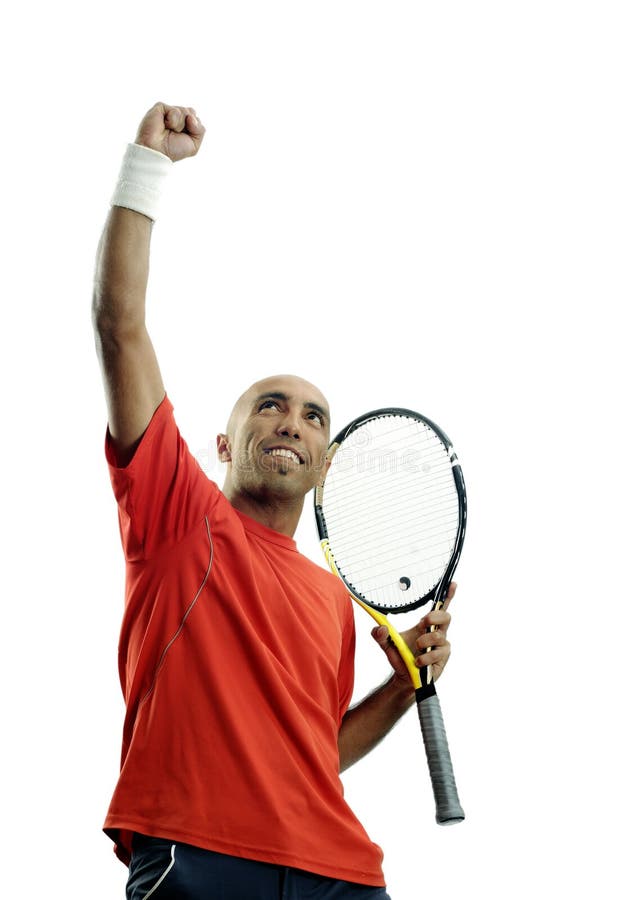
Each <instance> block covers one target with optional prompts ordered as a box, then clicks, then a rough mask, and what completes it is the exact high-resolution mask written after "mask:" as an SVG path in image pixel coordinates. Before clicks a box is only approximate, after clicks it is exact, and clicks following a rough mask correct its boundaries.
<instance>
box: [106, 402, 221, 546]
mask: <svg viewBox="0 0 624 900" xmlns="http://www.w3.org/2000/svg"><path fill="white" fill-rule="evenodd" d="M105 452H106V460H107V462H108V467H109V472H110V478H111V483H112V486H113V492H114V494H115V499H116V500H117V506H118V511H119V528H120V532H121V540H122V544H123V548H124V553H125V555H126V559H127V560H128V561H135V560H139V559H149V558H150V557H152V556H153V555H154V554H155V553H156V551H158V550H161V549H163V548H165V547H168V546H172V545H173V544H176V543H179V542H180V541H181V540H183V538H184V537H185V535H186V534H187V533H188V532H189V531H190V530H191V529H192V528H193V527H194V526H195V525H197V523H198V522H200V521H202V520H203V519H204V518H205V516H207V515H208V514H209V512H210V510H211V509H212V507H213V506H214V504H215V502H216V500H217V497H218V496H219V493H220V492H219V488H218V487H217V485H216V484H214V483H213V482H212V481H210V480H209V478H208V477H207V476H206V474H205V473H204V472H203V471H202V469H201V467H200V465H199V463H198V462H197V460H196V459H195V458H194V457H193V456H192V454H191V453H190V451H189V449H188V447H187V445H186V442H185V441H184V440H183V439H182V437H181V435H180V432H179V430H178V427H177V425H176V422H175V419H174V415H173V406H172V404H171V402H170V400H169V399H168V397H165V398H164V400H163V401H162V403H161V404H160V406H159V407H158V408H157V410H156V412H155V413H154V415H153V416H152V419H151V421H150V423H149V425H148V427H147V429H146V431H145V433H144V434H143V436H142V438H141V440H140V442H139V445H138V447H137V449H136V452H135V454H134V456H133V457H132V460H131V461H130V463H129V464H128V465H127V466H125V467H123V468H121V467H118V466H117V460H116V458H115V450H114V446H113V443H112V439H111V436H110V433H109V432H108V431H107V433H106V445H105Z"/></svg>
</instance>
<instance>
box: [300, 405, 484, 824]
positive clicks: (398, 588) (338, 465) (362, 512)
mask: <svg viewBox="0 0 624 900" xmlns="http://www.w3.org/2000/svg"><path fill="white" fill-rule="evenodd" d="M327 457H328V459H329V460H330V461H331V466H330V468H329V470H328V472H327V473H326V475H325V478H324V480H323V481H322V482H321V483H319V485H318V486H317V488H316V491H315V497H314V505H315V514H316V524H317V529H318V533H319V537H320V540H321V548H322V549H323V552H324V554H325V558H326V560H327V563H328V565H329V567H330V568H331V570H332V571H333V572H334V573H335V574H336V575H338V576H339V577H340V578H341V579H342V581H343V582H344V583H345V585H346V586H347V588H348V590H349V593H350V594H351V596H352V597H353V599H354V600H355V602H356V603H358V604H359V605H360V606H362V607H363V608H364V609H365V610H366V611H367V612H368V613H369V614H370V615H371V616H372V617H373V619H375V621H376V622H377V623H378V624H379V625H385V626H386V627H387V628H388V632H389V635H390V638H391V640H392V642H393V643H394V645H395V646H396V648H397V650H398V651H399V653H400V654H401V657H402V659H403V661H404V663H405V665H406V666H407V669H408V671H409V673H410V676H411V678H412V682H413V684H414V688H415V691H416V702H417V706H418V714H419V717H420V725H421V730H422V735H423V741H424V744H425V750H426V755H427V762H428V765H429V774H430V776H431V783H432V786H433V794H434V798H435V804H436V821H437V822H438V823H439V824H440V825H450V824H452V823H454V822H461V821H462V820H463V819H464V811H463V809H462V807H461V804H460V802H459V797H458V795H457V787H456V784H455V776H454V774H453V764H452V762H451V756H450V753H449V748H448V743H447V739H446V732H445V729H444V721H443V719H442V712H441V709H440V703H439V700H438V697H437V694H436V690H435V687H434V683H433V673H432V670H431V667H430V666H429V667H427V668H426V669H422V670H421V669H419V668H418V666H417V665H416V662H415V658H414V654H413V653H412V651H411V650H410V648H409V647H408V646H407V644H406V643H405V641H404V640H403V638H402V637H401V635H400V634H399V633H398V631H397V630H396V629H395V628H394V626H393V625H392V624H391V623H390V622H389V620H388V619H387V617H386V615H385V613H388V612H390V613H399V612H406V611H407V610H410V609H416V608H417V607H419V606H422V605H423V604H424V603H427V602H429V601H432V602H433V609H436V610H437V609H441V608H442V605H443V603H444V599H445V597H446V592H447V590H448V587H449V584H450V582H451V579H452V577H453V572H454V571H455V567H456V566H457V562H458V560H459V555H460V553H461V549H462V545H463V541H464V534H465V530H466V489H465V485H464V478H463V474H462V470H461V467H460V465H459V463H458V460H457V456H456V454H455V451H454V450H453V447H452V445H451V443H450V441H449V439H448V438H447V436H446V435H445V434H444V432H443V431H442V430H441V429H440V428H438V426H437V425H435V424H434V423H433V422H432V421H431V420H430V419H426V418H425V417H424V416H421V415H419V414H418V413H416V412H412V411H411V410H409V409H394V408H389V409H376V410H374V411H373V412H369V413H366V414H364V415H362V416H359V417H358V418H357V419H354V420H353V422H350V423H349V424H348V425H347V426H346V428H343V430H342V431H341V432H340V433H339V434H338V435H337V436H336V437H335V438H334V440H333V442H332V444H331V445H330V447H329V450H328V454H327Z"/></svg>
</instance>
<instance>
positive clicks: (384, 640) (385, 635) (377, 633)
mask: <svg viewBox="0 0 624 900" xmlns="http://www.w3.org/2000/svg"><path fill="white" fill-rule="evenodd" d="M371 635H372V636H373V637H374V638H375V640H376V641H377V643H378V644H379V646H380V647H383V649H384V650H387V649H388V647H390V646H392V639H391V637H390V633H389V631H388V629H387V627H386V626H385V625H376V626H375V628H373V630H372V631H371Z"/></svg>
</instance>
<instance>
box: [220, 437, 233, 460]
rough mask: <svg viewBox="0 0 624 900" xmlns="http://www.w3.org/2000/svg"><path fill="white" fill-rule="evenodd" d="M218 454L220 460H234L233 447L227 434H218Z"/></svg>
mask: <svg viewBox="0 0 624 900" xmlns="http://www.w3.org/2000/svg"><path fill="white" fill-rule="evenodd" d="M217 454H218V456H219V461H220V462H222V463H225V462H232V449H231V446H230V439H229V437H228V436H227V434H218V435H217Z"/></svg>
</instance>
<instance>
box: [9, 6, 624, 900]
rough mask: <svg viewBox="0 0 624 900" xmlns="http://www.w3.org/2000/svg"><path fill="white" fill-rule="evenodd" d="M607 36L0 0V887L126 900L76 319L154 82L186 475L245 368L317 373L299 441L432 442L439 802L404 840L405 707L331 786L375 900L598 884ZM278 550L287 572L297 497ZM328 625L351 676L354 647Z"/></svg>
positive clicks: (511, 19)
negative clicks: (188, 452)
mask: <svg viewBox="0 0 624 900" xmlns="http://www.w3.org/2000/svg"><path fill="white" fill-rule="evenodd" d="M7 16H8V18H6V17H7ZM622 39H623V34H622V21H621V7H620V4H618V3H607V2H599V0H593V2H591V3H589V2H585V3H583V2H573V0H568V2H549V0H539V2H531V0H525V2H522V3H519V2H501V0H498V2H494V0H492V2H438V3H424V2H409V3H408V2H391V0H388V2H376V3H373V2H364V0H362V2H340V0H334V2H331V3H328V2H315V3H302V2H288V3H286V2H281V3H278V2H261V0H258V2H254V3H251V2H249V3H241V2H235V0H230V2H227V3H225V2H223V3H212V2H203V3H201V4H200V3H190V2H185V0H179V2H177V3H175V4H162V3H159V2H150V3H146V2H142V0H141V2H135V3H123V4H122V3H119V2H117V0H114V2H108V3H103V4H100V5H98V6H95V5H93V4H80V5H79V4H72V3H70V2H59V3H54V4H43V3H40V2H39V3H31V4H22V5H21V6H20V7H19V12H17V11H16V10H15V9H14V10H13V11H12V12H10V13H8V14H7V13H6V12H5V23H4V26H3V39H2V40H3V45H4V46H3V52H2V62H1V65H2V84H3V88H4V91H3V95H4V96H3V100H2V106H1V107H0V115H1V120H2V140H1V147H2V155H3V166H2V172H3V189H2V207H3V216H2V222H3V230H4V239H3V250H4V253H3V263H2V270H3V277H2V287H3V290H2V293H3V302H2V318H3V326H2V335H1V341H2V344H1V347H0V361H1V364H2V369H3V371H2V385H3V389H4V390H3V401H4V403H3V405H4V417H3V418H4V426H5V430H4V436H3V440H2V453H3V463H2V470H3V474H4V492H3V504H2V506H3V513H4V515H3V530H4V539H3V542H2V547H3V553H4V556H5V558H4V561H3V573H4V579H3V582H4V583H3V587H4V590H3V599H2V625H3V634H4V641H3V652H2V655H1V663H2V670H3V671H2V685H3V700H2V705H3V712H4V715H3V738H2V744H1V753H2V759H3V765H2V775H3V781H4V782H5V783H4V785H3V787H2V796H3V800H2V807H3V810H2V817H1V818H2V828H3V831H4V832H5V836H4V838H3V858H4V865H3V869H4V871H5V873H6V872H7V871H10V872H14V873H18V872H19V878H20V882H21V887H20V896H25V897H34V896H59V897H64V898H73V897H76V898H84V897H86V896H89V897H90V898H94V900H112V898H115V897H118V898H121V897H122V896H123V884H124V882H125V874H126V872H125V868H124V867H123V866H122V865H121V864H120V863H118V862H117V861H116V860H115V859H114V857H113V855H112V846H111V845H110V842H109V841H108V839H107V838H105V837H104V836H103V835H102V833H101V832H100V827H101V824H102V821H103V817H104V814H105V811H106V808H107V805H108V801H109V798H110V794H111V791H112V789H113V786H114V783H115V779H116V772H117V765H118V757H119V748H120V737H121V722H122V714H123V710H122V702H121V694H120V690H119V687H118V683H117V673H116V642H117V634H118V628H119V624H120V621H121V613H122V599H123V567H122V556H121V550H120V547H119V541H118V533H117V522H116V512H115V506H114V502H113V499H112V494H111V491H110V486H109V483H108V476H107V472H106V469H105V465H104V458H103V454H102V445H103V435H104V426H105V407H104V400H103V393H102V389H101V383H100V378H99V372H98V368H97V363H96V359H95V354H94V351H93V341H92V335H91V327H90V318H89V306H90V291H91V277H92V269H93V259H94V255H95V249H96V244H97V240H98V236H99V233H100V231H101V228H102V225H103V222H104V218H105V215H106V211H107V205H108V200H109V197H110V195H111V192H112V188H113V185H114V182H115V178H116V175H117V171H118V166H119V162H120V159H121V155H122V153H123V149H124V146H125V144H126V142H127V141H129V140H132V139H133V137H134V134H135V131H136V127H137V125H138V122H139V121H140V119H141V118H142V116H143V114H144V112H145V111H146V110H147V108H148V107H150V106H151V105H152V103H154V102H155V101H156V100H164V101H166V102H170V103H180V104H188V105H193V106H195V108H196V109H197V111H198V113H199V114H200V116H201V118H202V120H203V122H204V123H205V124H206V126H207V129H208V132H207V136H206V139H205V142H204V146H203V148H202V151H201V154H200V155H199V156H198V157H197V158H196V159H193V160H190V161H185V162H183V163H180V164H179V165H176V166H175V168H174V171H173V174H172V177H171V178H170V181H169V184H168V187H167V194H166V198H165V201H164V203H163V207H162V213H161V217H160V220H159V222H158V223H157V225H156V227H155V231H154V238H153V254H152V259H153V264H152V272H151V281H150V288H149V325H150V331H151V334H152V337H153V340H154V342H155V345H156V347H157V351H158V354H159V359H160V362H161V368H162V370H163V374H164V377H165V382H166V386H167V389H168V392H169V394H170V396H171V398H172V400H173V402H174V404H175V406H176V413H177V418H178V421H179V424H180V426H181V428H182V431H183V433H184V435H185V436H186V438H187V440H188V442H189V444H190V446H191V449H192V450H193V451H194V452H195V453H197V454H198V455H200V458H201V459H202V461H203V462H204V464H205V466H206V468H207V469H208V470H209V471H210V472H211V474H212V475H213V477H215V478H217V479H219V478H220V477H221V476H220V474H219V472H218V469H217V467H216V465H215V464H214V457H213V456H212V455H211V454H212V453H213V449H212V448H213V439H214V435H215V434H216V433H217V432H218V431H220V430H222V429H223V428H224V426H225V422H226V419H227V414H228V412H229V408H230V406H231V404H232V403H233V401H234V399H235V398H236V397H237V396H238V395H239V394H240V393H241V391H242V390H243V389H244V388H246V387H247V385H248V384H249V383H250V382H251V381H254V380H256V379H257V378H259V377H262V376H264V375H267V374H271V373H275V372H295V373H297V374H301V375H303V376H304V377H306V378H308V379H310V380H311V381H313V382H315V383H317V384H318V385H319V386H320V387H321V389H322V390H323V391H324V392H325V393H326V394H327V395H329V398H330V400H331V402H332V408H333V423H334V430H336V429H337V428H338V427H340V426H341V425H342V424H344V423H345V422H346V421H348V420H349V419H350V418H352V417H354V416H355V415H357V414H359V413H360V412H363V411H365V410H367V409H370V408H374V407H376V406H383V405H403V406H409V407H412V408H415V409H417V410H419V411H421V412H423V413H424V414H426V415H428V416H430V417H431V418H433V419H434V420H436V421H438V422H439V423H440V424H441V425H442V426H443V427H444V428H445V429H446V430H447V431H448V432H449V434H450V435H451V437H452V438H453V440H454V442H455V445H456V447H457V449H458V452H459V453H460V458H461V461H462V464H463V468H464V473H465V476H466V481H467V485H468V491H469V515H468V536H467V540H466V545H465V550H464V556H463V558H462V561H461V563H460V568H459V570H458V573H457V580H458V582H459V589H458V593H457V597H456V600H455V602H454V604H453V612H454V622H453V626H452V632H451V637H452V641H453V658H452V661H451V664H450V666H449V668H448V669H447V672H446V674H445V676H444V679H443V681H442V682H440V695H441V699H442V704H443V708H444V711H445V717H446V722H447V729H448V732H449V736H450V740H451V745H452V749H453V754H454V760H455V769H456V775H457V780H458V783H459V786H460V792H461V797H462V801H463V804H464V806H465V809H466V813H467V818H466V821H465V823H464V824H462V825H461V826H457V827H455V828H451V829H443V828H440V827H438V826H436V825H435V823H434V817H433V805H432V800H431V796H430V789H429V785H428V781H427V773H426V767H425V762H424V754H423V750H422V746H421V741H420V736H419V732H418V724H417V721H416V717H406V718H405V719H404V720H403V721H402V722H401V723H400V725H399V726H398V727H397V728H396V730H395V731H394V732H393V734H392V735H391V736H390V737H389V738H388V739H387V740H386V741H385V743H384V744H383V745H382V746H381V747H380V748H379V749H378V750H377V751H375V752H374V753H373V754H372V755H371V756H370V757H369V758H368V759H367V760H365V761H363V762H361V763H360V764H359V765H358V766H356V767H355V768H354V769H353V770H351V771H350V772H349V773H347V775H346V777H345V787H346V790H347V792H348V796H349V798H350V801H351V803H352V805H353V807H354V808H355V810H356V811H357V812H358V814H359V815H360V817H361V818H362V820H363V821H364V823H365V825H366V827H367V828H368V830H369V832H370V834H371V836H372V837H373V838H374V839H375V840H376V841H377V842H379V843H380V844H382V846H383V847H384V849H385V852H386V863H385V871H386V875H387V878H388V884H389V889H390V893H391V895H392V897H393V900H412V898H416V897H421V896H422V897H435V898H436V900H446V898H454V897H457V896H459V895H460V894H461V896H469V897H479V898H481V900H498V898H501V897H505V898H508V900H515V898H521V897H525V896H531V897H535V898H546V897H550V896H558V897H568V898H570V897H571V898H576V897H579V898H580V897H586V896H606V897H612V896H616V895H617V893H618V889H619V884H620V881H621V878H620V875H621V867H620V865H619V859H618V857H619V855H620V853H621V847H622V840H621V825H620V823H621V817H622V804H623V800H624V798H623V791H622V780H621V777H620V775H619V774H618V770H619V767H620V764H621V759H622V752H623V749H624V748H623V747H622V742H621V737H620V733H621V724H620V720H621V709H622V702H621V672H620V668H621V667H620V663H619V641H620V639H621V625H622V616H621V602H622V589H621V584H620V580H619V565H618V563H619V556H620V538H621V534H622V529H621V518H622V500H623V498H622V489H621V475H620V455H619V450H620V438H621V425H620V417H621V402H620V396H619V395H620V392H621V384H622V377H621V365H620V359H621V351H620V333H621V332H620V329H621V326H620V325H619V324H617V319H616V316H617V312H618V309H617V308H618V306H619V305H620V304H621V299H622V237H623V233H622V232H623V227H622V220H623V212H622V210H623V208H624V205H623V201H624V190H623V187H624V185H623V176H622V171H623V166H622V161H623V159H624V147H623V128H622V84H623V83H624V81H623V78H624V72H623V68H624V67H623V64H622ZM298 541H299V546H300V549H301V550H303V551H304V552H306V553H308V554H309V555H311V556H312V557H313V558H314V559H316V560H317V561H319V562H320V561H321V559H320V553H319V551H318V550H317V547H316V538H315V534H314V529H313V523H312V513H311V510H310V509H308V510H307V511H306V515H305V518H304V521H303V523H302V526H301V529H300V532H299V534H298ZM356 615H357V619H358V625H359V628H360V631H361V636H360V639H359V648H358V659H357V666H358V684H357V693H358V695H360V694H362V693H364V692H365V691H367V690H368V689H369V688H370V687H372V686H373V684H374V683H375V682H376V681H378V680H380V679H381V678H382V677H383V675H384V673H385V667H384V660H383V658H380V657H381V654H380V652H379V651H378V649H377V648H376V647H375V646H373V645H372V642H371V639H370V638H369V637H368V632H369V630H370V627H371V626H372V622H371V621H370V620H369V619H368V617H367V616H366V615H365V614H364V613H362V612H361V611H360V610H357V612H356ZM407 624H408V622H404V621H401V622H400V625H401V626H403V625H407Z"/></svg>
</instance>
